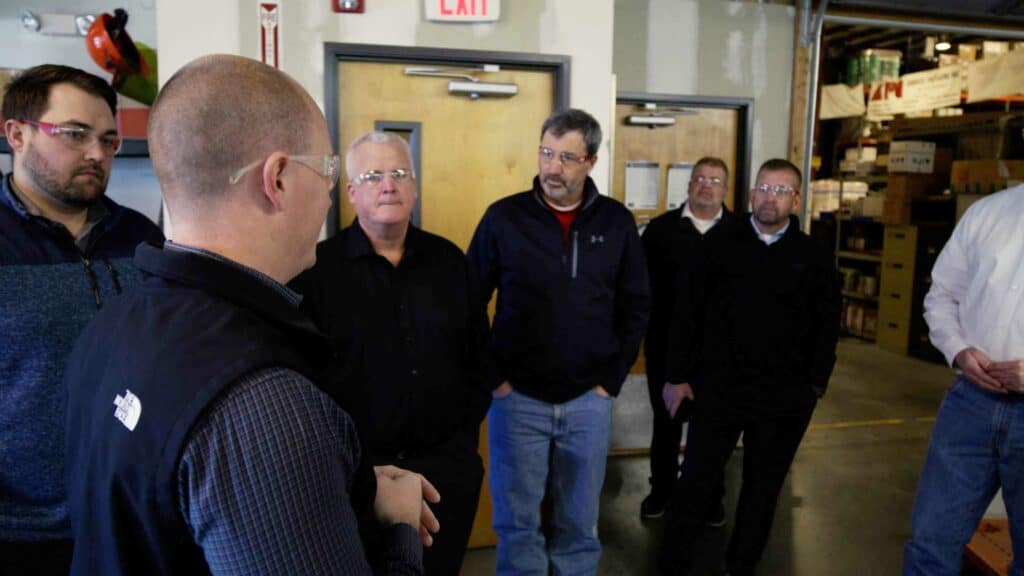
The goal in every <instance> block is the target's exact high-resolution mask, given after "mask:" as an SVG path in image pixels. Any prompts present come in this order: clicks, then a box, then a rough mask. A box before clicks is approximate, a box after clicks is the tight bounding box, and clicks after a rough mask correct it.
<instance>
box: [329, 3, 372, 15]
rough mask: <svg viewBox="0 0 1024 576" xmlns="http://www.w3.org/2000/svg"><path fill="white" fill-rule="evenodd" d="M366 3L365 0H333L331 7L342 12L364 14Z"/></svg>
mask: <svg viewBox="0 0 1024 576" xmlns="http://www.w3.org/2000/svg"><path fill="white" fill-rule="evenodd" d="M364 5H365V2H364V0H331V8H332V9H333V10H334V11H335V12H340V13H358V14H362V12H363V7H364Z"/></svg>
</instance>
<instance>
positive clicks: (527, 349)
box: [469, 110, 650, 575]
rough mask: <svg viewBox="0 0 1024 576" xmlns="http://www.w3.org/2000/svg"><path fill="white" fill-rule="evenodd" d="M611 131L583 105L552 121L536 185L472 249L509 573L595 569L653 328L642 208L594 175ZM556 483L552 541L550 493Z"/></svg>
mask: <svg viewBox="0 0 1024 576" xmlns="http://www.w3.org/2000/svg"><path fill="white" fill-rule="evenodd" d="M600 145H601V127H600V126H599V125H598V123H597V120H595V119H594V118H593V117H592V116H591V115H590V114H587V113H586V112H584V111H582V110H563V111H559V112H556V113H554V114H552V115H551V116H550V117H549V118H548V119H547V120H546V121H545V122H544V125H543V126H542V127H541V131H540V147H539V148H538V151H537V158H538V162H539V173H538V175H537V176H536V177H535V178H534V180H533V187H532V189H530V190H527V191H525V192H522V193H519V194H514V195H512V196H509V197H508V198H505V199H503V200H499V201H497V202H495V203H494V204H492V205H491V206H490V207H489V208H488V209H487V212H486V213H485V214H484V216H483V219H482V220H481V221H480V224H479V226H478V227H477V229H476V233H475V235H474V236H473V241H472V243H471V244H470V247H469V260H470V262H471V264H472V266H473V267H474V268H475V270H476V271H477V273H478V275H479V277H480V279H481V284H482V290H483V292H482V293H483V298H482V300H484V301H487V300H490V298H491V294H492V293H493V292H494V291H495V290H497V292H498V302H497V310H496V314H495V317H494V325H493V326H492V328H491V341H492V343H493V345H494V348H495V355H496V360H497V368H498V371H499V378H500V379H499V380H497V381H496V383H497V382H501V384H500V386H497V387H495V388H494V391H493V393H492V396H493V401H492V405H491V410H490V413H489V416H488V418H489V420H488V430H489V436H490V438H489V440H490V456H491V468H490V486H491V494H492V496H493V497H494V529H495V531H497V533H498V566H497V572H498V574H540V575H544V574H547V573H548V569H549V564H550V567H552V568H553V569H554V573H555V574H595V573H596V572H597V563H598V559H599V557H600V555H601V542H600V540H599V539H598V536H597V517H598V504H599V502H600V498H601V486H602V485H603V483H604V471H605V459H606V458H607V455H608V439H609V432H610V428H611V403H612V397H613V396H615V395H617V394H618V393H619V389H620V388H621V387H622V383H623V381H624V380H625V378H626V374H627V373H628V372H629V368H630V366H632V364H633V361H634V360H635V359H636V356H637V353H638V352H639V350H640V340H641V339H642V338H643V335H644V330H645V329H646V326H647V311H648V306H649V301H650V298H649V290H648V280H647V267H646V265H645V263H644V253H643V248H642V247H641V244H640V237H639V236H638V234H637V229H636V223H635V222H634V221H633V216H632V215H631V214H630V213H629V211H628V210H627V209H626V208H625V206H623V205H622V204H621V203H619V202H617V201H615V200H613V199H611V198H609V197H607V196H603V195H601V194H599V193H598V191H597V186H596V185H594V181H593V180H591V179H590V171H591V170H593V169H594V164H596V163H597V150H598V147H599V146H600ZM545 490H548V491H550V497H551V502H552V504H553V510H552V512H553V514H552V516H551V521H552V523H553V526H552V538H551V542H550V543H545V541H544V536H543V535H542V532H541V526H540V508H541V501H542V500H543V498H544V495H545Z"/></svg>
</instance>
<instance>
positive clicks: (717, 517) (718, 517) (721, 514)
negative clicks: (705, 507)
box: [704, 502, 725, 528]
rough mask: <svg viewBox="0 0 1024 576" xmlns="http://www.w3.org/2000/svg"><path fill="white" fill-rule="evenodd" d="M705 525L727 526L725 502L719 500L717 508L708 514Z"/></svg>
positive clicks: (713, 526) (710, 526)
mask: <svg viewBox="0 0 1024 576" xmlns="http://www.w3.org/2000/svg"><path fill="white" fill-rule="evenodd" d="M704 525H705V526H708V527H709V528H721V527H722V526H725V504H723V503H721V502H719V503H718V505H717V506H715V509H714V510H712V511H711V514H709V515H708V518H707V520H705V521H704Z"/></svg>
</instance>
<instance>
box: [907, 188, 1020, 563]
mask: <svg viewBox="0 0 1024 576" xmlns="http://www.w3.org/2000/svg"><path fill="white" fill-rule="evenodd" d="M1022 216H1024V185H1021V186H1017V187H1015V188H1011V189H1009V190H1005V191H1003V192H999V193H998V194H994V195H992V196H989V197H987V198H984V199H982V200H980V201H979V202H977V203H976V204H974V205H973V206H971V208H970V209H969V210H968V211H967V213H966V214H964V217H963V219H962V220H960V223H959V224H957V226H956V229H955V230H954V231H953V236H952V237H951V238H950V239H949V242H947V243H946V246H945V248H943V250H942V253H941V254H940V255H939V258H938V260H937V261H936V263H935V268H934V269H933V270H932V287H931V290H929V292H928V295H927V296H926V297H925V300H924V307H925V313H924V317H925V320H926V321H927V322H928V327H929V328H930V334H929V335H930V337H931V341H932V343H933V344H934V345H935V347H936V348H938V349H939V350H940V351H941V352H942V353H943V355H945V357H946V360H947V361H949V363H950V365H952V366H953V367H954V368H956V369H957V372H958V374H957V377H956V379H955V380H954V381H953V385H952V386H951V387H950V389H949V391H948V392H947V393H946V397H945V399H943V401H942V406H941V407H940V408H939V413H938V416H937V417H936V420H935V428H934V429H933V431H932V439H931V445H930V446H929V447H928V456H927V458H926V459H925V463H924V468H923V469H922V470H921V478H920V480H919V481H918V484H917V498H916V501H915V503H914V512H913V516H912V519H911V528H912V535H911V539H910V541H909V542H907V545H906V548H905V549H904V557H903V574H904V576H908V575H918V574H922V575H923V574H927V575H928V576H939V575H945V574H950V575H956V574H960V565H961V562H962V556H963V549H964V545H966V544H967V542H968V541H969V540H970V538H971V534H972V533H973V532H974V530H975V528H976V527H977V526H978V522H979V521H980V520H981V517H982V514H984V513H985V510H986V509H987V508H988V506H989V504H990V503H991V501H992V498H993V497H994V496H995V493H996V491H997V490H998V489H999V488H1002V489H1003V499H1004V501H1005V503H1006V510H1007V513H1008V515H1009V518H1010V534H1011V539H1012V542H1013V548H1014V551H1015V554H1014V556H1024V521H1022V520H1021V516H1020V515H1021V514H1024V299H1022V298H1021V290H1022V289H1024V225H1022ZM1010 574H1013V575H1022V574H1024V561H1020V560H1019V559H1015V561H1014V563H1013V565H1012V566H1011V569H1010Z"/></svg>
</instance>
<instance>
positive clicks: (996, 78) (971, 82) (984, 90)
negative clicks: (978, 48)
mask: <svg viewBox="0 0 1024 576" xmlns="http://www.w3.org/2000/svg"><path fill="white" fill-rule="evenodd" d="M1022 67H1024V50H1020V49H1017V50H1014V51H1012V52H1007V53H1005V54H1001V55H999V56H997V57H995V58H985V59H984V60H978V61H977V62H971V63H970V64H969V65H968V66H967V101H968V102H979V101H981V100H989V99H992V98H1001V97H1003V96H1015V95H1017V94H1024V74H1021V73H1020V71H1021V70H1022V69H1024V68H1022Z"/></svg>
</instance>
